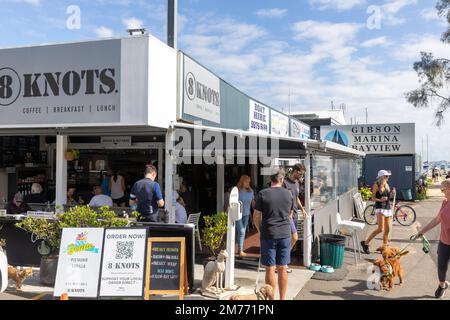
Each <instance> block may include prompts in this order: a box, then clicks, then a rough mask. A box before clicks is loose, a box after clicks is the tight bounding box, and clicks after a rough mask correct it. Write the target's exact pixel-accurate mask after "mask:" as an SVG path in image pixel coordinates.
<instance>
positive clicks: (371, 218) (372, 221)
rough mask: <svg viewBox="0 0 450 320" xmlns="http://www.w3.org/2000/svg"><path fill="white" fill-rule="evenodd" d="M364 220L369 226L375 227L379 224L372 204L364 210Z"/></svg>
mask: <svg viewBox="0 0 450 320" xmlns="http://www.w3.org/2000/svg"><path fill="white" fill-rule="evenodd" d="M364 220H365V221H366V223H367V224H368V225H371V226H374V225H376V224H377V215H376V214H375V205H374V204H371V205H368V206H367V207H366V209H365V210H364Z"/></svg>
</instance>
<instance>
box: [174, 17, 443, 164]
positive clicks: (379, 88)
mask: <svg viewBox="0 0 450 320" xmlns="http://www.w3.org/2000/svg"><path fill="white" fill-rule="evenodd" d="M211 21H215V22H216V21H222V22H221V23H219V24H218V25H217V26H215V23H213V22H211ZM223 21H226V23H225V22H223ZM185 28H186V30H189V31H190V32H189V35H188V36H184V35H183V36H182V37H181V38H182V43H183V45H184V48H183V50H184V51H186V52H187V53H188V54H190V55H192V56H193V57H194V58H196V59H197V60H198V61H199V62H200V63H202V64H204V65H205V66H207V67H208V68H209V69H211V70H212V71H213V72H215V73H216V74H218V75H219V76H220V77H221V78H223V79H224V80H226V81H228V82H229V83H231V84H232V85H235V86H236V87H237V88H239V89H240V90H242V91H243V92H245V93H246V94H248V95H250V96H252V97H254V98H255V99H258V100H260V101H261V102H263V103H266V104H267V105H269V106H272V107H274V108H277V109H279V110H283V111H285V112H288V105H289V104H288V101H289V97H288V95H289V92H291V105H292V107H291V110H292V111H311V110H324V109H325V110H327V109H328V108H329V104H330V101H331V100H333V101H334V102H335V104H336V105H339V104H341V103H345V104H346V106H347V114H346V115H347V117H348V118H349V117H355V116H356V117H357V118H358V121H359V122H360V123H362V122H364V121H365V108H368V111H369V121H370V122H371V123H387V122H392V123H395V122H414V123H416V136H417V137H418V138H416V140H417V141H416V145H417V148H418V149H417V150H418V151H419V152H420V146H419V144H421V141H420V137H422V136H426V135H429V139H430V143H432V144H439V141H440V137H441V136H442V134H443V132H446V130H447V132H448V130H449V129H450V125H449V124H444V127H442V129H440V130H439V129H437V128H436V127H435V126H434V125H433V121H434V115H433V108H430V109H415V108H414V107H413V106H411V105H410V104H408V103H407V101H406V99H405V97H404V94H405V93H406V92H408V91H410V90H412V89H416V88H417V87H418V86H419V82H418V77H417V75H416V73H415V72H414V70H413V68H412V64H413V62H414V61H415V58H416V57H417V56H418V55H419V51H420V48H424V47H425V48H426V47H430V46H438V44H439V46H438V47H440V48H442V47H441V44H440V43H439V40H438V39H439V36H434V37H433V39H431V35H430V36H419V35H417V39H412V38H411V37H409V38H405V39H404V40H403V42H402V43H401V44H400V45H398V46H397V47H395V43H394V42H393V39H387V37H378V38H373V39H368V40H367V41H365V42H364V43H363V44H364V45H365V47H372V46H375V45H379V46H386V45H387V44H389V45H390V46H389V50H388V51H387V54H388V56H387V57H385V56H383V55H381V56H378V55H377V56H376V57H373V56H363V55H361V54H356V53H358V51H357V50H358V47H359V46H361V44H359V45H358V33H359V32H360V31H361V30H362V28H364V26H363V25H360V24H355V23H331V22H323V21H312V20H309V21H300V22H298V23H295V24H293V25H291V31H292V36H293V39H294V40H295V41H290V42H289V41H286V42H285V41H280V40H279V38H278V37H277V36H271V35H270V33H268V31H266V30H264V29H262V28H260V27H259V26H257V25H249V24H244V23H240V22H238V21H236V20H233V19H223V18H222V17H217V16H216V15H212V16H208V17H207V18H206V19H205V20H203V21H202V23H199V21H195V20H190V21H189V22H188V23H187V25H186V26H185ZM235 35H240V36H238V37H235ZM422 38H423V39H425V40H426V41H422V43H420V41H419V40H420V39H422ZM389 40H390V41H389ZM228 41H231V43H227V42H228ZM410 46H412V48H409V47H410ZM449 47H450V46H449ZM230 48H233V50H232V51H230ZM394 53H395V54H397V57H396V58H402V60H403V62H405V63H401V64H398V63H394V64H393V65H391V64H389V65H385V64H384V61H383V58H386V61H387V60H392V59H389V58H391V57H392V55H393V54H394ZM401 53H402V54H401ZM440 53H442V54H443V53H444V52H440ZM445 54H446V56H450V53H445ZM448 117H450V114H448ZM441 157H444V158H449V159H450V149H449V150H442V149H441V150H436V151H432V153H431V154H430V159H437V158H441Z"/></svg>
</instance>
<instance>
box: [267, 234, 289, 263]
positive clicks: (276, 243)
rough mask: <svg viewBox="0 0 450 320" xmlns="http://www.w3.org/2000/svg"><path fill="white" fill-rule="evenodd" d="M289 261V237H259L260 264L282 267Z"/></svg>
mask: <svg viewBox="0 0 450 320" xmlns="http://www.w3.org/2000/svg"><path fill="white" fill-rule="evenodd" d="M290 263H291V237H289V238H285V239H261V264H262V265H263V266H265V267H274V266H278V267H284V266H287V265H288V264H290Z"/></svg>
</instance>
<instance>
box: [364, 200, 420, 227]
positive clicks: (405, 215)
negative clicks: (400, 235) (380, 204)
mask: <svg viewBox="0 0 450 320" xmlns="http://www.w3.org/2000/svg"><path fill="white" fill-rule="evenodd" d="M394 219H395V220H397V222H398V223H399V224H401V225H402V226H405V227H408V226H411V225H412V224H413V223H414V222H416V211H415V210H414V209H413V208H412V207H411V206H409V205H407V204H403V205H399V204H397V203H396V204H395V213H394ZM364 220H365V221H366V223H367V224H368V225H371V226H373V225H376V224H377V217H376V214H375V204H370V205H368V206H367V207H366V209H364Z"/></svg>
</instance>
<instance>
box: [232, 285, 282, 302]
mask: <svg viewBox="0 0 450 320" xmlns="http://www.w3.org/2000/svg"><path fill="white" fill-rule="evenodd" d="M274 299H275V292H274V290H273V288H272V286H271V285H269V284H266V285H264V286H262V287H261V289H259V291H258V292H257V293H253V294H235V295H233V296H231V298H230V300H274Z"/></svg>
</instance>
